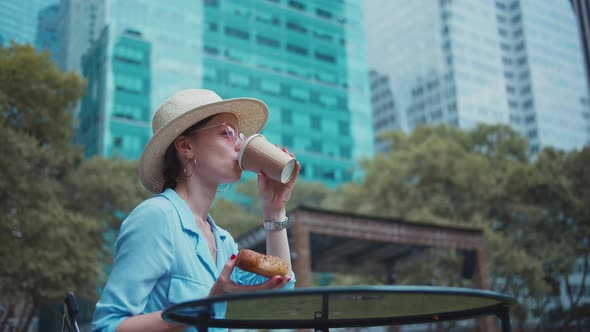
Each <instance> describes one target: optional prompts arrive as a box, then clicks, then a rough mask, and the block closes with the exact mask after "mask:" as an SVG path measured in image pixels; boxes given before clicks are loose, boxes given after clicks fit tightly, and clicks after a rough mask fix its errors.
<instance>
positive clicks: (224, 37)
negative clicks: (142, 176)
mask: <svg viewBox="0 0 590 332" xmlns="http://www.w3.org/2000/svg"><path fill="white" fill-rule="evenodd" d="M108 5H109V7H108V11H106V10H102V9H100V8H97V9H96V11H97V12H103V13H106V12H108V16H105V24H106V25H108V29H107V30H106V31H107V32H106V33H107V34H108V36H107V37H104V40H105V45H104V52H106V53H105V54H104V59H106V63H105V68H106V70H107V71H111V72H112V70H113V69H112V68H110V66H109V64H108V63H109V61H112V59H114V56H113V54H114V53H113V52H114V50H115V44H114V43H115V41H116V40H118V38H120V36H121V35H122V34H123V33H124V32H125V31H129V30H132V31H137V32H139V33H141V36H142V39H143V40H144V41H145V42H146V43H149V44H150V50H151V53H150V68H151V73H150V75H151V76H150V77H151V89H150V93H151V98H150V101H151V105H154V106H155V105H159V104H160V103H161V102H162V101H163V100H164V99H165V98H166V97H168V96H169V95H171V94H172V93H173V92H175V91H178V90H181V89H186V88H195V87H200V88H207V89H212V90H214V91H216V92H217V93H218V94H219V95H220V96H221V97H222V98H233V97H238V96H248V97H254V98H260V99H261V100H263V101H265V102H266V103H267V105H268V106H269V109H270V118H269V122H268V125H267V126H266V128H265V129H264V131H263V134H264V135H265V136H267V138H268V139H269V140H271V141H272V142H274V143H277V144H280V145H284V146H287V147H289V149H290V151H292V152H294V153H295V154H296V155H297V158H298V159H299V160H300V161H301V163H302V172H301V177H302V178H303V179H306V180H311V181H321V182H323V183H325V184H327V185H337V184H340V183H344V182H347V181H349V180H351V179H352V176H353V173H352V172H351V170H352V169H353V168H354V167H355V165H356V159H357V158H359V157H360V156H363V155H371V154H372V152H373V143H372V137H373V132H372V127H371V114H370V106H369V93H370V92H369V88H368V78H367V76H366V72H367V66H366V61H365V47H364V34H363V21H362V8H361V5H360V1H358V0H350V1H313V2H312V1H295V0H272V1H262V0H260V1H248V2H235V1H220V0H203V1H189V0H184V1H178V2H177V3H175V6H170V5H169V4H166V3H163V2H158V1H154V2H146V3H141V4H139V3H137V2H129V1H117V0H111V1H109V2H108ZM99 7H100V6H99ZM64 19H65V20H66V21H68V22H69V21H73V20H71V19H69V18H64ZM80 23H83V22H80ZM68 29H69V30H72V29H76V28H75V25H70V26H69V27H68V28H67V29H66V30H68ZM74 31H75V30H74ZM68 34H70V35H71V34H73V31H69V32H68ZM102 38H103V37H101V39H102ZM80 45H81V44H80ZM66 47H68V49H69V50H72V49H73V46H71V45H69V46H66ZM66 53H68V52H66ZM72 53H74V52H72ZM92 54H94V56H96V57H100V56H103V55H100V54H99V53H92V52H91V53H89V55H88V56H89V57H92ZM68 57H69V55H68V56H66V58H68ZM87 61H90V59H88V60H87ZM111 72H107V73H106V74H105V76H104V77H103V78H102V79H105V80H106V82H107V83H106V84H103V86H104V87H105V91H104V95H103V97H102V98H104V101H105V103H106V104H107V105H111V106H106V109H105V112H104V116H106V117H110V116H113V114H114V113H115V109H116V108H117V107H119V106H118V103H119V101H117V100H115V99H113V98H115V90H116V85H117V84H116V83H115V84H111V83H109V82H111V80H110V79H108V77H110V76H109V75H112V73H111ZM91 95H92V94H87V95H86V96H85V99H87V98H92V97H91ZM85 103H86V101H85ZM83 105H87V104H83ZM83 107H86V106H83ZM85 111H86V110H84V109H82V110H81V112H85ZM150 118H151V117H150ZM105 139H106V141H105V146H109V145H116V143H115V142H114V140H115V139H116V136H111V137H110V138H105ZM109 139H110V140H111V142H108V140H109ZM107 152H108V151H107V150H104V149H103V150H101V151H100V153H101V154H105V153H107Z"/></svg>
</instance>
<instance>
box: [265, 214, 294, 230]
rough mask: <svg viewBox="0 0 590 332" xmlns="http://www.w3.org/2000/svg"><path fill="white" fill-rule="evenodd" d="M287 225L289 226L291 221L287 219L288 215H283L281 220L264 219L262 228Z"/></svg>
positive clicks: (280, 227)
mask: <svg viewBox="0 0 590 332" xmlns="http://www.w3.org/2000/svg"><path fill="white" fill-rule="evenodd" d="M289 226H291V221H289V217H287V216H285V219H283V220H281V221H270V220H265V221H264V229H266V230H267V231H271V230H279V229H283V228H288V227H289Z"/></svg>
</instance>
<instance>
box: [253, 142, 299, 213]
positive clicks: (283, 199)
mask: <svg viewBox="0 0 590 332" xmlns="http://www.w3.org/2000/svg"><path fill="white" fill-rule="evenodd" d="M282 150H283V151H284V152H285V153H288V154H289V155H290V156H291V157H293V158H295V155H293V154H292V153H289V150H287V148H286V147H283V149H282ZM300 168H301V165H300V164H299V162H298V161H297V162H296V163H295V169H294V170H293V176H292V177H291V179H290V180H289V182H287V183H281V182H280V181H275V180H273V179H271V178H269V177H267V176H266V175H264V174H263V173H261V172H260V173H258V193H259V195H260V200H261V203H262V211H263V213H264V216H265V217H266V218H268V219H273V220H278V219H275V218H281V216H280V215H281V214H282V215H284V214H285V208H286V206H287V202H288V201H289V198H291V192H292V191H293V187H294V186H295V180H297V176H298V175H299V169H300Z"/></svg>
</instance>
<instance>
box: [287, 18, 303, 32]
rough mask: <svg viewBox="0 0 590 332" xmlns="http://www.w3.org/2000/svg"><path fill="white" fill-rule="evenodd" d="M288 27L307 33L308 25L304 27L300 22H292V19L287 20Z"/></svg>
mask: <svg viewBox="0 0 590 332" xmlns="http://www.w3.org/2000/svg"><path fill="white" fill-rule="evenodd" d="M287 29H289V30H292V31H297V32H299V33H303V34H306V33H307V28H306V27H304V26H302V25H299V24H297V23H295V22H290V21H289V22H287Z"/></svg>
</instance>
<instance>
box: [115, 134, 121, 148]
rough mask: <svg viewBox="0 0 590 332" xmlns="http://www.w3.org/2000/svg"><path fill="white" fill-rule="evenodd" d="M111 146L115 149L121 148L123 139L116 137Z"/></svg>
mask: <svg viewBox="0 0 590 332" xmlns="http://www.w3.org/2000/svg"><path fill="white" fill-rule="evenodd" d="M113 145H114V146H115V147H116V148H121V147H122V146H123V137H119V136H116V137H115V138H114V140H113Z"/></svg>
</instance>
